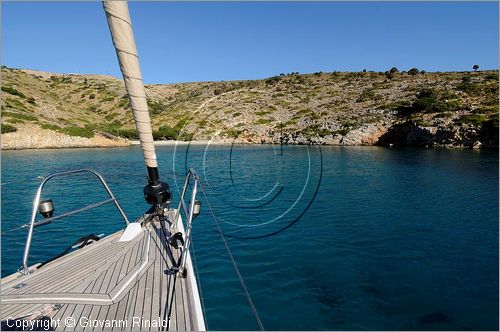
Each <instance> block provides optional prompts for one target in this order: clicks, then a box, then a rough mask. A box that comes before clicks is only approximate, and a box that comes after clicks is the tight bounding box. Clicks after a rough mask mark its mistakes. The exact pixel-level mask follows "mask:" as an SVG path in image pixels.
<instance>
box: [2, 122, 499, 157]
mask: <svg viewBox="0 0 500 332" xmlns="http://www.w3.org/2000/svg"><path fill="white" fill-rule="evenodd" d="M233 143H234V144H285V145H331V146H396V147H398V146H415V147H426V148H445V149H498V131H496V130H495V128H494V127H491V128H490V127H488V126H487V125H483V126H481V127H479V128H478V127H476V126H472V125H470V126H438V127H424V126H419V125H417V124H416V123H414V122H410V121H407V122H400V123H395V124H390V123H387V122H384V123H376V124H366V125H363V126H361V127H360V128H357V129H355V130H351V131H350V132H348V133H346V134H345V135H340V134H335V135H326V136H319V135H314V134H312V135H308V136H305V135H304V134H303V133H300V132H295V133H288V132H284V133H283V132H280V133H277V132H275V131H271V130H270V131H269V132H268V135H267V136H262V137H256V136H248V137H246V136H244V135H242V136H238V137H234V138H227V137H214V138H213V139H212V140H192V141H176V140H164V141H155V145H167V146H173V145H177V144H191V145H207V144H218V145H221V144H224V145H226V144H233ZM139 144H140V143H139V141H129V140H127V139H124V138H119V137H115V136H111V135H106V134H104V133H103V134H96V135H95V136H94V137H92V138H84V137H77V136H76V137H75V136H68V135H64V134H61V133H58V132H56V131H53V130H48V129H42V128H40V127H38V126H36V125H30V126H26V127H23V128H22V129H20V130H18V131H16V132H13V133H7V134H2V139H1V147H2V150H24V149H62V148H112V147H127V146H132V145H139Z"/></svg>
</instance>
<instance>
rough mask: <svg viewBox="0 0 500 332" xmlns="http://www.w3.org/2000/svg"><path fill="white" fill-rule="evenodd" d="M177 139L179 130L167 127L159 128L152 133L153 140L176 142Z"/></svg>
mask: <svg viewBox="0 0 500 332" xmlns="http://www.w3.org/2000/svg"><path fill="white" fill-rule="evenodd" d="M178 137H179V130H178V129H176V128H172V127H169V126H161V127H160V128H158V130H155V131H153V138H154V139H155V140H164V139H169V140H176V139H177V138H178Z"/></svg>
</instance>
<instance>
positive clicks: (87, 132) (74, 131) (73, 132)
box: [59, 126, 94, 138]
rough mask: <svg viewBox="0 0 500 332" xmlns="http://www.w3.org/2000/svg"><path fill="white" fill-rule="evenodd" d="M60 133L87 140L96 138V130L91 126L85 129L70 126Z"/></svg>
mask: <svg viewBox="0 0 500 332" xmlns="http://www.w3.org/2000/svg"><path fill="white" fill-rule="evenodd" d="M59 132H61V133H63V134H66V135H69V136H79V137H85V138H92V137H94V130H93V129H92V128H91V127H89V126H85V127H78V126H69V127H64V128H61V129H59Z"/></svg>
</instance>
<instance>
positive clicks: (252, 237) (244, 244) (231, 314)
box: [1, 145, 499, 330]
mask: <svg viewBox="0 0 500 332" xmlns="http://www.w3.org/2000/svg"><path fill="white" fill-rule="evenodd" d="M157 155H158V162H159V165H160V166H159V169H160V175H161V176H162V179H163V180H165V181H167V182H168V183H169V184H170V186H171V190H172V193H173V200H174V203H176V202H177V200H178V198H179V194H180V193H179V191H180V189H181V186H182V181H183V178H184V174H185V171H186V167H194V168H196V169H197V171H198V172H199V174H200V177H201V182H202V185H203V191H202V192H201V193H200V196H199V197H200V201H201V203H202V214H201V215H200V217H198V218H197V219H196V220H195V222H194V225H193V245H194V247H193V248H192V249H194V254H195V255H194V256H195V258H196V266H197V270H198V275H199V279H200V282H201V291H202V297H203V303H204V306H205V313H206V319H207V327H208V329H212V330H255V329H257V327H258V326H257V325H256V323H255V320H254V319H253V316H252V311H251V309H250V307H249V305H248V303H247V301H246V298H245V296H244V294H243V292H242V290H241V287H240V284H239V281H238V279H237V277H236V274H235V272H234V270H233V267H232V265H231V262H230V260H229V258H228V255H227V252H226V251H225V247H224V245H223V242H222V240H221V236H220V235H219V234H218V233H217V232H215V228H216V224H215V223H216V222H219V223H220V225H221V227H222V228H223V230H224V233H226V234H227V240H228V244H229V246H230V248H231V250H232V253H233V255H234V257H235V259H236V261H237V263H238V266H239V268H240V270H241V274H242V275H243V277H244V279H245V282H246V284H247V287H248V290H249V292H250V294H251V296H252V298H253V301H254V303H255V306H256V308H257V310H258V313H259V315H260V317H261V319H262V322H263V324H264V327H265V328H266V329H269V330H498V328H499V326H498V322H499V315H498V312H499V306H498V300H499V299H498V293H499V289H498V259H499V257H498V252H499V247H498V227H499V223H498V221H499V219H498V204H499V201H498V197H499V196H498V195H499V193H498V184H499V182H498V180H499V179H498V166H499V165H498V152H496V151H471V150H467V151H463V150H461V151H456V150H430V149H411V148H401V149H390V148H382V147H307V146H284V147H280V146H273V145H265V146H252V145H236V146H231V145H224V146H222V145H221V146H217V145H216V146H213V145H211V146H208V147H207V146H204V145H196V146H195V145H192V146H187V145H180V146H178V147H177V148H176V147H175V146H158V147H157ZM1 162H2V184H1V190H2V203H1V204H2V205H1V207H2V210H1V211H2V232H6V231H8V230H9V229H12V228H14V227H16V226H18V225H20V224H22V223H26V222H27V221H28V220H29V217H30V210H31V205H32V199H33V197H34V194H35V191H36V188H37V186H38V184H39V182H40V180H39V179H38V178H37V177H38V176H46V175H47V174H49V173H52V172H56V171H62V170H69V169H75V168H92V169H95V170H97V171H98V172H101V173H102V174H103V175H104V177H105V179H106V180H107V182H108V184H109V186H110V187H111V189H112V190H113V192H114V193H115V194H116V196H117V197H118V199H119V200H120V202H121V203H122V205H123V207H124V210H125V212H126V213H127V215H128V216H129V218H130V219H135V218H137V217H138V216H139V215H140V214H142V213H143V212H144V211H145V210H146V209H147V208H148V205H147V204H146V203H145V202H144V200H143V194H142V188H143V186H144V185H145V182H146V173H145V167H144V164H143V158H142V153H141V150H140V148H139V147H137V146H133V147H129V148H116V149H76V150H71V149H62V150H39V151H38V150H29V151H2V160H1ZM104 197H105V194H104V193H103V192H102V190H101V188H100V187H99V186H98V184H97V183H96V182H95V180H94V179H92V178H90V177H85V176H78V177H74V178H68V179H58V180H54V181H53V182H51V183H49V184H48V185H47V190H46V194H45V196H44V198H51V199H53V200H54V204H55V209H56V214H57V213H60V212H63V211H65V210H67V209H71V208H75V207H81V206H82V205H85V204H89V203H92V202H95V201H97V200H99V199H100V198H104ZM214 219H215V220H214ZM122 227H123V222H122V221H121V219H120V216H119V215H118V214H117V213H116V211H115V210H114V209H113V207H112V206H105V207H100V208H99V209H97V210H93V211H90V212H85V213H82V214H80V215H77V216H72V217H69V218H67V219H63V220H61V221H57V222H54V223H52V224H50V225H47V226H42V227H40V228H37V229H36V230H35V234H34V240H33V246H32V250H31V255H30V263H35V262H40V261H44V260H46V259H49V258H51V257H53V256H55V255H56V254H58V253H59V252H61V251H62V250H63V249H65V248H66V246H68V245H69V244H71V243H72V242H73V241H75V240H76V239H77V238H79V237H81V236H83V235H86V234H89V233H95V234H99V233H105V234H110V233H111V232H114V231H117V230H119V229H120V228H122ZM25 239H26V230H20V231H14V232H7V233H4V234H3V235H2V266H1V267H2V276H6V275H8V274H11V273H13V272H15V271H16V270H17V269H18V267H19V266H20V265H21V260H22V252H23V249H24V241H25Z"/></svg>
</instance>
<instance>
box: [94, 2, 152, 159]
mask: <svg viewBox="0 0 500 332" xmlns="http://www.w3.org/2000/svg"><path fill="white" fill-rule="evenodd" d="M102 3H103V6H104V11H105V12H106V17H107V19H108V25H109V30H110V31H111V36H112V38H113V44H114V46H115V49H116V55H117V57H118V62H119V63H120V69H121V71H122V74H123V80H124V81H125V89H126V90H127V93H128V95H129V98H130V105H131V106H132V111H133V112H134V120H135V125H136V127H137V131H138V133H139V140H140V141H141V146H142V150H143V152H144V160H145V162H146V166H148V167H157V166H158V165H157V162H156V153H155V147H154V145H153V133H152V130H151V119H150V117H149V111H148V104H147V101H146V91H145V90H144V84H143V82H142V74H141V68H140V65H139V56H138V55H137V48H136V46H135V40H134V33H133V31H132V23H131V21H130V15H129V12H128V6H127V2H126V1H103V2H102Z"/></svg>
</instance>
